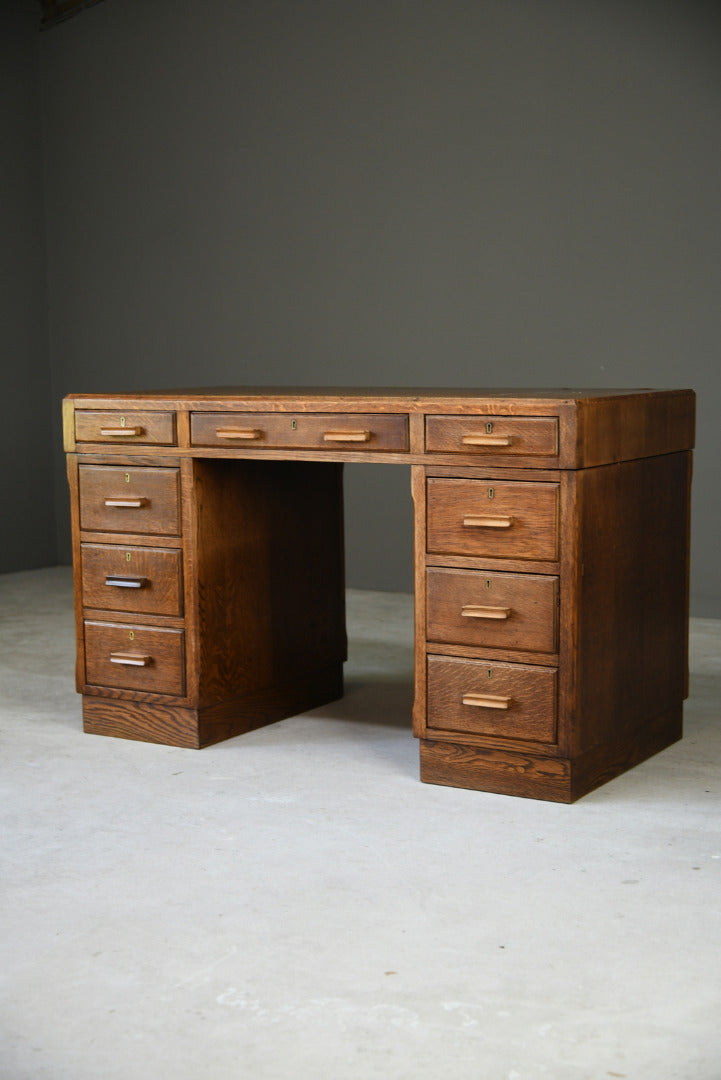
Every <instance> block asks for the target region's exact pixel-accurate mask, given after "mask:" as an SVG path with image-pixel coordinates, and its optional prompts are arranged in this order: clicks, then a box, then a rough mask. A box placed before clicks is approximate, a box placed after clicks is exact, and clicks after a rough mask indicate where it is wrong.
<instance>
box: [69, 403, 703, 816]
mask: <svg viewBox="0 0 721 1080" xmlns="http://www.w3.org/2000/svg"><path fill="white" fill-rule="evenodd" d="M694 402H695V399H694V394H693V392H692V391H690V390H674V391H649V390H639V391H626V390H621V391H609V390H599V391H579V390H522V391H521V390H453V389H444V390H440V389H439V390H436V389H418V390H395V389H378V390H364V389H336V390H316V389H302V388H289V389H264V388H221V389H206V390H183V391H168V392H162V393H148V394H128V395H124V396H120V397H111V396H107V395H98V394H73V395H71V396H69V397H68V398H66V400H65V402H64V430H65V448H66V450H67V461H68V477H69V482H70V492H71V503H72V526H73V552H74V572H75V607H76V624H77V686H78V690H79V692H80V693H82V695H83V719H84V728H85V730H86V731H89V732H94V733H97V734H103V735H115V736H121V737H124V738H131V739H143V740H147V741H151V742H160V743H167V744H170V745H175V746H186V747H202V746H206V745H208V744H210V743H214V742H217V741H219V740H221V739H227V738H229V737H231V736H233V735H237V734H239V733H241V732H245V731H248V730H250V729H252V728H255V727H258V726H260V725H262V724H267V723H270V722H272V721H274V720H278V719H280V718H282V717H286V716H290V715H293V714H296V713H299V712H302V711H304V710H307V709H310V708H313V707H316V706H318V705H321V704H324V703H326V702H328V701H331V700H333V699H334V698H337V697H339V696H340V695H341V694H342V692H343V661H344V659H345V657H346V637H345V611H344V572H343V502H342V468H343V463H344V462H352V461H365V462H367V461H375V462H378V463H398V462H402V463H407V464H409V465H410V466H411V483H412V493H413V500H414V508H415V510H414V513H415V527H414V531H415V705H414V714H413V729H414V733H415V735H416V736H417V737H418V738H419V740H420V757H421V779H422V780H425V781H428V782H431V783H438V784H450V785H455V786H460V787H468V788H479V789H482V790H488V791H495V792H503V793H507V794H511V795H524V796H529V797H533V798H539V799H550V800H556V801H561V802H571V801H573V800H574V799H577V798H578V797H579V796H581V795H583V794H584V793H585V792H587V791H589V790H591V789H592V788H594V787H596V786H598V785H599V784H601V783H603V782H605V781H606V780H609V779H610V778H611V777H613V776H616V775H617V774H619V773H620V772H623V771H624V770H625V769H628V768H630V767H631V766H633V765H635V764H637V763H638V762H640V761H643V760H644V759H645V758H647V757H649V756H650V755H651V754H654V753H656V752H657V751H658V750H661V749H662V748H663V747H665V746H668V745H669V744H670V743H672V742H674V741H675V740H676V739H678V738H680V736H681V730H682V709H683V700H684V698H685V697H686V694H687V630H688V551H689V498H690V474H691V449H692V447H693V440H694ZM389 542H390V543H392V538H391V537H389Z"/></svg>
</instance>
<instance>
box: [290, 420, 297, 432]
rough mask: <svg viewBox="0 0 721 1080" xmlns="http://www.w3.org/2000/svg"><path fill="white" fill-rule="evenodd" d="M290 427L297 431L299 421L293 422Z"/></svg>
mask: <svg viewBox="0 0 721 1080" xmlns="http://www.w3.org/2000/svg"><path fill="white" fill-rule="evenodd" d="M290 426H291V428H292V429H293V431H295V429H296V428H297V427H298V421H297V420H291V422H290Z"/></svg>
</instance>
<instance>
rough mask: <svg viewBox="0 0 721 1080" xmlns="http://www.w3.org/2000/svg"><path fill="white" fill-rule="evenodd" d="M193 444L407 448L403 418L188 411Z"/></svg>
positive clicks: (398, 415) (363, 448) (244, 447)
mask: <svg viewBox="0 0 721 1080" xmlns="http://www.w3.org/2000/svg"><path fill="white" fill-rule="evenodd" d="M190 441H191V444H192V445H193V446H223V447H226V448H230V447H235V448H242V449H244V450H245V449H251V450H252V449H253V448H254V447H257V448H259V449H262V448H264V447H265V448H266V449H273V448H276V449H293V448H295V449H297V450H328V451H330V450H407V449H408V417H407V416H406V415H405V414H390V413H388V414H383V413H381V414H378V413H350V414H349V413H249V412H248V413H246V412H243V413H202V412H196V413H192V414H191V417H190Z"/></svg>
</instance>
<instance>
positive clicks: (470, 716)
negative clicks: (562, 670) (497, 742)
mask: <svg viewBox="0 0 721 1080" xmlns="http://www.w3.org/2000/svg"><path fill="white" fill-rule="evenodd" d="M428 728H429V729H432V731H429V734H430V735H432V734H433V732H436V733H440V732H441V731H462V732H467V733H469V734H471V735H494V736H499V737H501V738H511V739H529V740H531V741H532V742H547V743H551V742H554V741H555V738H556V669H555V668H545V667H535V666H533V667H531V666H530V665H527V664H501V663H497V662H492V661H486V660H461V659H458V658H455V657H448V656H429V657H428Z"/></svg>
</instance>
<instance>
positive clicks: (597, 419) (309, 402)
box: [63, 386, 695, 469]
mask: <svg viewBox="0 0 721 1080" xmlns="http://www.w3.org/2000/svg"><path fill="white" fill-rule="evenodd" d="M63 408H64V434H65V449H66V450H67V451H68V452H74V451H76V450H82V451H83V452H85V453H89V452H96V453H99V452H101V451H102V452H104V453H105V452H108V451H109V452H111V453H112V452H116V451H117V449H118V442H119V440H116V442H115V444H114V445H111V446H110V447H109V446H108V440H103V439H97V440H96V441H94V440H92V439H89V438H88V436H87V435H86V434H85V435H82V436H81V435H80V434H79V433H78V425H77V422H76V416H77V415H84V416H85V417H86V418H88V417H89V416H90V414H91V413H93V412H95V413H97V414H98V415H99V414H101V413H106V414H107V413H126V412H127V413H129V414H132V413H133V412H134V411H135V413H136V415H137V413H138V411H140V410H156V411H158V412H163V413H167V414H173V423H174V425H175V430H176V431H177V434H176V435H174V436H173V438H172V439H170V440H167V439H166V440H164V441H163V444H164V446H166V447H167V446H173V447H174V448H176V449H177V452H179V453H181V454H184V455H186V456H187V455H188V454H189V453H190V454H195V455H196V456H206V457H207V456H218V457H220V456H236V457H238V456H275V457H284V456H285V457H290V456H292V457H310V458H313V457H318V456H322V457H324V458H326V459H329V458H330V457H331V456H333V459H334V460H343V461H361V460H371V459H372V460H374V461H383V460H386V461H400V460H404V461H407V462H408V463H411V464H441V465H442V464H451V463H453V464H464V465H474V464H478V463H479V462H481V457H483V458H485V460H486V461H487V460H489V459H490V458H491V457H492V458H493V460H494V462H495V463H496V464H498V465H504V464H505V465H512V466H514V467H516V466H517V467H522V468H526V467H536V468H538V467H546V468H549V467H550V468H560V469H577V468H585V467H589V466H595V465H601V464H608V463H612V462H616V461H626V460H631V459H635V458H641V457H648V456H654V455H658V454H666V453H674V452H676V451H681V450H689V449H691V448H692V447H693V445H694V417H695V394H694V392H693V390H649V389H576V388H559V389H543V388H531V389H526V388H523V389H518V388H516V389H508V388H490V389H482V388H478V389H474V388H462V387H412V388H411V387H408V388H399V387H309V386H304V387H263V386H238V387H233V386H222V387H199V388H185V389H167V390H154V391H147V392H143V393H137V392H133V393H126V394H118V395H110V394H107V393H98V394H69V395H68V396H67V397H66V398H65V401H64V403H63ZM209 413H217V414H224V416H225V417H226V418H227V420H228V421H230V419H231V414H237V416H238V418H239V419H242V415H241V414H249V413H255V414H258V416H259V417H260V418H261V419H262V416H264V415H268V414H278V413H283V414H288V413H290V414H297V415H298V417H299V421H298V422H299V423H300V422H301V421H300V417H302V416H308V415H310V414H318V415H319V416H322V415H323V414H327V413H333V414H335V417H336V419H338V418H341V417H342V416H347V417H351V416H353V415H356V414H360V413H363V414H368V415H377V416H382V415H384V414H394V415H396V416H397V417H398V419H399V420H400V419H402V418H403V417H405V423H406V424H407V428H408V438H407V439H406V442H405V445H404V446H402V447H400V446H398V447H395V448H394V449H393V450H392V451H390V450H389V451H381V450H379V449H376V450H372V449H370V448H344V447H341V448H339V447H337V446H335V447H327V446H326V447H318V448H315V449H309V448H308V447H306V446H304V447H301V448H300V449H299V450H297V451H294V450H293V447H292V446H286V447H283V446H282V445H281V444H280V443H277V442H276V443H275V444H273V443H272V442H271V441H269V442H267V444H266V445H256V446H251V447H249V446H247V445H246V446H241V445H234V446H233V447H232V449H229V448H227V447H215V448H214V449H213V448H209V447H208V444H207V443H199V442H198V440H197V439H194V437H193V423H194V422H195V421H193V417H195V418H196V421H197V422H198V424H199V425H200V422H201V416H202V414H209ZM433 417H436V418H439V419H440V418H442V417H446V418H447V419H448V421H449V422H450V421H451V420H452V418H454V417H457V418H458V421H456V423H457V424H460V423H461V422H462V418H467V419H468V420H469V422H470V419H471V418H475V419H476V420H477V421H478V422H483V423H484V424H495V425H496V426H498V425H499V424H502V423H503V422H504V421H505V422H508V420H509V418H512V417H517V418H519V422H521V421H520V418H522V417H529V418H530V417H546V418H548V419H549V420H552V421H554V422H555V423H556V425H557V431H558V437H557V448H556V449H555V450H554V452H553V453H552V454H548V452H545V454H544V458H543V460H539V459H538V457H535V458H534V455H533V453H529V454H528V455H526V456H525V457H524V456H522V455H519V452H518V450H517V449H515V450H514V452H513V453H510V452H504V451H503V449H502V448H498V447H497V448H494V449H493V451H492V452H491V451H489V450H488V448H487V447H486V448H484V452H483V455H481V453H480V452H474V453H472V452H471V451H470V450H469V449H468V448H464V449H463V451H462V452H459V451H458V449H456V450H455V452H453V453H450V452H448V450H447V448H446V447H445V446H444V447H443V449H442V450H441V451H439V450H438V449H437V448H434V447H433V446H431V441H430V439H429V438H428V435H427V431H428V430H429V422H430V421H431V418H433ZM245 419H246V421H248V417H247V415H246V418H245ZM307 422H308V421H307V420H304V421H303V423H307ZM432 422H433V423H437V421H432ZM148 441H149V440H142V439H138V445H136V446H133V445H132V444H131V441H129V440H127V439H124V440H122V450H123V451H126V452H133V451H135V452H140V451H141V450H143V451H144V452H145V453H146V454H147V452H148V447H147V443H148ZM151 441H152V440H151ZM110 442H111V443H112V440H110ZM143 443H145V445H144V446H143V445H141V444H143ZM79 444H82V445H79ZM154 452H158V448H157V447H156V448H155V450H154ZM481 463H483V462H481Z"/></svg>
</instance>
